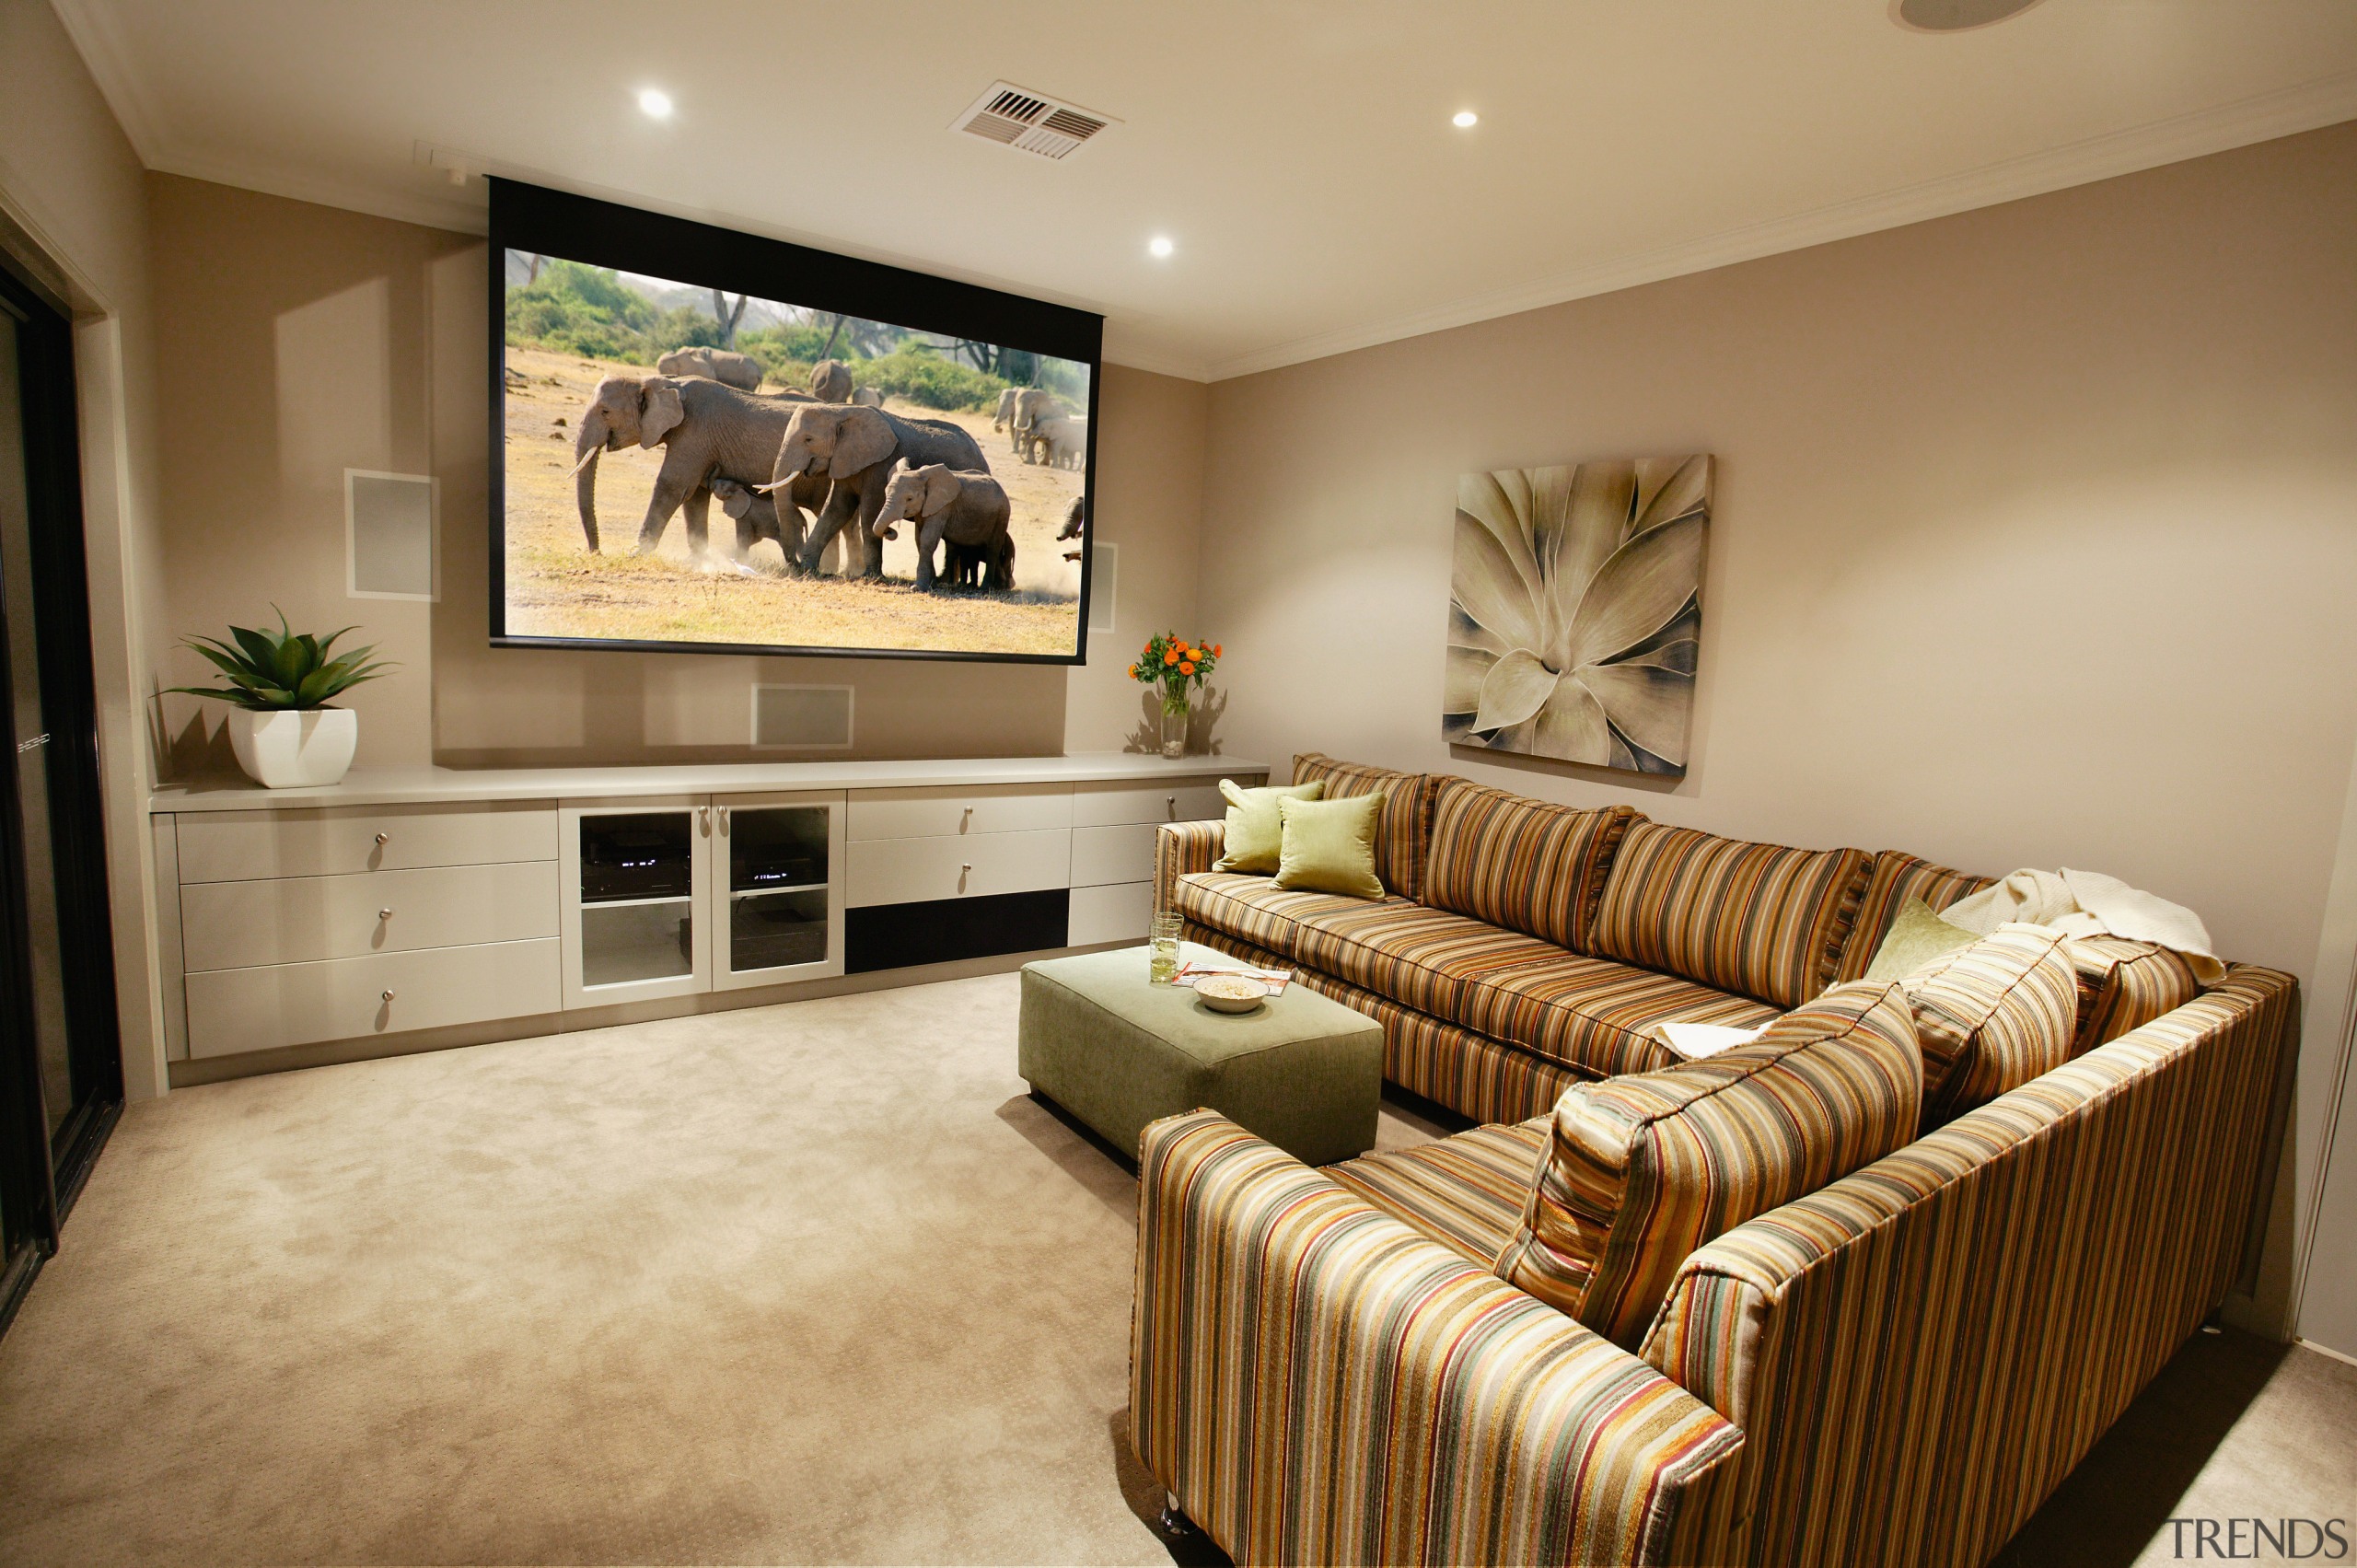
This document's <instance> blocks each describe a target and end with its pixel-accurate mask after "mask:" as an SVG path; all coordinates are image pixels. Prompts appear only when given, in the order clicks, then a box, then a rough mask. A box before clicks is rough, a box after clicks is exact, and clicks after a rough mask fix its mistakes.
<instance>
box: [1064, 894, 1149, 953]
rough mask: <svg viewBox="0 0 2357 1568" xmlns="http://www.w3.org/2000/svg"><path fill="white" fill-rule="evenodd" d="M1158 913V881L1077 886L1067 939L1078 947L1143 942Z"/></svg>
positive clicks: (1066, 928)
mask: <svg viewBox="0 0 2357 1568" xmlns="http://www.w3.org/2000/svg"><path fill="white" fill-rule="evenodd" d="M1153 915H1154V884H1153V883H1151V882H1115V883H1111V884H1109V885H1108V886H1105V887H1101V888H1074V889H1073V890H1072V914H1071V916H1070V919H1069V921H1068V923H1067V924H1066V926H1065V935H1064V940H1065V941H1066V942H1069V943H1070V944H1071V945H1072V946H1074V947H1094V946H1095V945H1096V944H1097V943H1099V942H1143V941H1144V940H1145V928H1146V924H1147V923H1148V921H1149V920H1151V919H1152V917H1153Z"/></svg>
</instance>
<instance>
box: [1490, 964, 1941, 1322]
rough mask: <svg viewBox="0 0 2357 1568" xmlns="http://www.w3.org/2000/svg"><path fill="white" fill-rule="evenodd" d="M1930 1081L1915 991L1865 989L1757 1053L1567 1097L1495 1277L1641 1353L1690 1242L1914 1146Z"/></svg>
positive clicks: (1804, 1015) (1793, 1022)
mask: <svg viewBox="0 0 2357 1568" xmlns="http://www.w3.org/2000/svg"><path fill="white" fill-rule="evenodd" d="M1922 1071H1923V1070H1922V1058H1921V1056H1920V1054H1919V1053H1918V1051H1917V1050H1916V1046H1915V1029H1914V1026H1913V1024H1912V1023H1911V1022H1910V1019H1909V1016H1908V1010H1907V999H1906V993H1904V992H1903V991H1901V990H1900V989H1899V987H1898V984H1897V983H1896V982H1888V983H1884V984H1878V985H1870V984H1868V983H1866V982H1865V981H1855V982H1853V983H1852V984H1849V985H1845V986H1842V987H1840V988H1839V989H1837V990H1835V991H1832V992H1829V993H1827V994H1826V995H1824V996H1822V997H1819V998H1818V999H1817V1001H1816V1002H1814V1003H1811V1004H1810V1005H1808V1006H1806V1007H1804V1008H1801V1009H1800V1010H1799V1011H1797V1012H1794V1013H1790V1014H1787V1015H1785V1016H1784V1017H1782V1019H1780V1020H1778V1021H1777V1022H1776V1023H1774V1024H1772V1025H1771V1026H1770V1027H1769V1029H1768V1032H1767V1033H1766V1034H1764V1035H1762V1036H1760V1037H1759V1039H1758V1040H1754V1041H1752V1042H1751V1043H1750V1044H1748V1045H1740V1046H1736V1047H1734V1048H1732V1049H1731V1050H1728V1051H1722V1052H1721V1053H1720V1054H1718V1055H1716V1056H1713V1057H1707V1058H1705V1059H1704V1060H1702V1061H1700V1062H1690V1063H1686V1064H1684V1065H1683V1066H1679V1067H1674V1068H1670V1069H1668V1070H1666V1071H1664V1072H1659V1073H1648V1074H1642V1075H1639V1076H1635V1077H1627V1078H1614V1079H1611V1080H1610V1081H1608V1082H1606V1083H1602V1084H1584V1085H1580V1086H1576V1087H1574V1088H1572V1089H1570V1090H1568V1091H1567V1092H1566V1093H1565V1094H1564V1096H1563V1098H1562V1099H1561V1100H1559V1101H1557V1102H1556V1105H1555V1113H1554V1120H1553V1126H1552V1127H1551V1129H1550V1136H1549V1141H1548V1150H1547V1158H1546V1159H1545V1160H1544V1161H1543V1162H1542V1163H1541V1164H1540V1165H1539V1167H1538V1173H1537V1179H1536V1180H1535V1181H1534V1182H1533V1184H1532V1186H1531V1191H1530V1198H1529V1202H1528V1204H1527V1207H1526V1208H1525V1209H1524V1212H1523V1223H1522V1225H1520V1227H1519V1228H1518V1229H1517V1232H1516V1234H1515V1237H1514V1239H1513V1240H1512V1241H1510V1242H1509V1243H1508V1244H1507V1246H1506V1247H1505V1249H1504V1250H1503V1251H1502V1252H1500V1254H1499V1255H1498V1261H1497V1272H1498V1273H1499V1275H1500V1276H1501V1277H1502V1278H1504V1279H1505V1280H1507V1281H1508V1282H1510V1283H1514V1284H1515V1285H1518V1286H1520V1287H1521V1288H1522V1289H1524V1290H1526V1291H1528V1292H1529V1293H1530V1294H1531V1295H1535V1296H1537V1297H1538V1298H1539V1299H1540V1300H1542V1301H1545V1302H1548V1303H1550V1305H1552V1306H1554V1307H1559V1308H1560V1309H1562V1311H1564V1312H1566V1313H1568V1314H1570V1315H1571V1316H1573V1317H1574V1318H1578V1319H1579V1320H1580V1321H1581V1322H1583V1323H1585V1324H1586V1325H1587V1326H1588V1327H1589V1328H1591V1329H1594V1330H1596V1332H1598V1333H1600V1334H1603V1335H1605V1336H1606V1337H1607V1338H1608V1339H1611V1340H1614V1341H1616V1342H1620V1343H1621V1344H1625V1345H1631V1346H1633V1345H1635V1344H1636V1343H1638V1342H1639V1341H1640V1340H1641V1339H1642V1338H1643V1334H1644V1332H1645V1329H1646V1327H1647V1325H1649V1324H1650V1323H1651V1322H1652V1321H1653V1317H1654V1311H1655V1308H1656V1307H1659V1306H1660V1305H1661V1301H1662V1297H1663V1295H1665V1294H1666V1292H1667V1291H1668V1289H1669V1286H1670V1282H1671V1281H1672V1279H1673V1278H1675V1277H1676V1275H1677V1273H1678V1265H1679V1264H1681V1263H1683V1262H1684V1261H1685V1260H1686V1256H1687V1254H1688V1253H1689V1252H1691V1251H1693V1250H1694V1249H1695V1248H1697V1247H1699V1246H1700V1245H1701V1244H1702V1243H1703V1242H1705V1241H1708V1240H1710V1239H1711V1238H1712V1237H1714V1236H1717V1235H1719V1234H1720V1233H1721V1232H1723V1231H1725V1230H1728V1229H1730V1228H1732V1227H1733V1226H1736V1225H1741V1224H1742V1223H1743V1222H1744V1221H1746V1220H1747V1219H1749V1218H1751V1217H1752V1216H1753V1215H1755V1214H1763V1213H1765V1212H1766V1211H1768V1210H1770V1209H1772V1208H1775V1207H1776V1206H1777V1205H1779V1204H1781V1203H1785V1202H1791V1201H1792V1200H1793V1199H1794V1198H1796V1197H1799V1196H1800V1195H1801V1194H1803V1193H1805V1192H1811V1191H1816V1190H1817V1188H1819V1187H1822V1186H1824V1185H1825V1184H1826V1183H1827V1182H1829V1181H1830V1180H1833V1179H1835V1178H1837V1177H1840V1176H1843V1175H1846V1174H1847V1173H1848V1172H1850V1171H1852V1170H1854V1169H1856V1168H1857V1167H1860V1166H1862V1165H1865V1164H1867V1163H1869V1162H1870V1161H1873V1160H1876V1159H1880V1158H1881V1157H1882V1156H1884V1155H1887V1154H1888V1153H1890V1152H1891V1151H1892V1150H1893V1149H1897V1148H1898V1147H1900V1146H1902V1145H1903V1144H1907V1143H1908V1142H1909V1141H1910V1140H1911V1139H1912V1138H1913V1137H1914V1136H1915V1123H1916V1119H1917V1117H1918V1115H1919V1114H1920V1112H1921V1110H1922V1094H1923V1077H1922Z"/></svg>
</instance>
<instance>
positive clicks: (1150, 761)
mask: <svg viewBox="0 0 2357 1568" xmlns="http://www.w3.org/2000/svg"><path fill="white" fill-rule="evenodd" d="M1268 771H1269V765H1268V764H1267V763H1266V762H1255V761H1248V760H1247V759H1245V758H1241V757H1181V758H1178V759H1176V760H1175V761H1174V760H1172V759H1170V758H1166V757H1160V756H1155V755H1153V754H1151V753H1144V752H1130V751H1086V752H1080V753H1077V754H1075V755H1072V756H1065V757H958V758H937V759H936V758H924V759H911V760H909V761H871V762H730V763H722V764H718V765H714V766H707V767H674V766H665V765H662V764H656V765H654V766H651V767H640V768H354V769H353V770H352V772H349V773H347V774H345V775H344V778H343V783H342V784H329V785H327V786H325V787H324V788H320V789H264V788H262V787H261V785H260V784H254V783H252V782H251V781H250V780H247V779H243V778H205V779H192V780H188V781H185V782H182V783H176V784H163V785H160V786H158V787H157V790H156V792H155V793H154V794H153V795H151V796H148V797H147V809H148V810H149V811H151V812H163V811H251V810H258V809H269V808H273V807H275V808H284V807H301V806H398V805H406V804H413V803H416V802H421V801H457V800H563V799H580V798H586V797H589V796H616V795H716V794H736V793H739V792H747V793H749V792H752V791H757V790H788V789H905V788H909V787H911V786H923V785H937V786H949V787H959V788H962V787H968V786H971V785H975V784H1078V783H1082V782H1090V783H1096V782H1114V783H1118V782H1120V781H1123V780H1136V781H1139V782H1141V783H1151V782H1154V781H1157V780H1163V779H1198V778H1218V777H1221V776H1223V775H1226V774H1252V773H1265V772H1268Z"/></svg>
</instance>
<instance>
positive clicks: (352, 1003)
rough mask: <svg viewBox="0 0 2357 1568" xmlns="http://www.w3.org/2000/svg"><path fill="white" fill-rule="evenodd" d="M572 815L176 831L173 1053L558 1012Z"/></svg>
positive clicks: (335, 815) (281, 816)
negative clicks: (559, 873)
mask: <svg viewBox="0 0 2357 1568" xmlns="http://www.w3.org/2000/svg"><path fill="white" fill-rule="evenodd" d="M556 818H557V812H556V807H555V804H554V803H553V802H550V801H537V802H535V801H522V802H509V801H501V802H495V803H487V804H483V805H478V806H474V807H465V806H439V805H435V806H399V807H328V808H315V809H306V810H294V811H238V812H226V811H225V812H209V813H203V814H199V813H193V812H192V813H186V814H182V815H180V816H178V817H174V818H168V819H160V820H161V822H162V823H163V824H164V825H165V826H167V827H168V829H169V831H168V832H166V831H164V830H162V829H161V828H159V831H158V835H157V836H158V842H159V846H168V848H169V850H170V852H171V857H172V863H173V864H174V865H177V868H178V873H177V881H178V884H179V885H178V887H176V888H175V889H171V896H172V897H173V899H174V900H175V908H174V913H175V914H176V915H177V916H178V920H177V927H178V932H177V934H178V935H179V938H180V940H179V944H178V946H179V949H180V950H179V951H178V952H177V953H176V954H170V955H168V957H170V958H176V959H177V960H178V968H179V969H180V970H183V971H185V972H184V979H182V980H180V982H179V984H178V986H177V988H176V989H177V991H178V993H179V994H178V995H177V996H176V997H174V998H172V999H171V1000H174V1001H178V1002H179V1003H180V1005H179V1006H169V1005H168V1006H167V1008H166V1013H167V1016H168V1017H169V1018H170V1019H171V1020H172V1023H173V1026H174V1028H175V1029H176V1031H177V1033H178V1034H179V1036H180V1038H178V1039H176V1040H173V1041H172V1042H171V1043H172V1046H173V1048H174V1049H173V1054H175V1055H185V1056H190V1057H214V1056H237V1055H242V1054H244V1053H246V1052H248V1051H273V1050H277V1049H280V1048H282V1047H285V1046H290V1045H311V1044H316V1043H319V1042H320V1041H323V1040H351V1039H358V1038H365V1037H367V1036H371V1035H383V1034H396V1033H401V1032H404V1031H407V1030H411V1029H425V1028H444V1027H447V1026H449V1025H454V1024H474V1023H482V1022H484V1021H486V1020H489V1019H493V1018H511V1017H529V1016H541V1015H546V1014H551V1013H554V1012H555V1011H557V1008H558V1005H559V987H558V983H557V976H558V966H557V942H556V935H557V902H556V886H557V884H556V850H557V842H556Z"/></svg>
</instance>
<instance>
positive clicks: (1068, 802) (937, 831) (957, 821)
mask: <svg viewBox="0 0 2357 1568" xmlns="http://www.w3.org/2000/svg"><path fill="white" fill-rule="evenodd" d="M1071 826H1072V786H1071V785H1070V784H1056V785H1051V786H1050V787H1047V788H1044V789H1043V788H1039V787H1036V786H1033V785H1028V784H993V785H990V786H988V787H985V788H980V789H855V790H853V791H852V792H851V812H850V818H849V820H848V824H847V831H848V834H849V836H850V837H851V838H853V839H917V838H935V837H946V836H947V835H949V834H953V833H955V834H958V835H961V836H962V835H967V834H972V833H1023V832H1032V831H1036V830H1039V829H1043V828H1069V827H1071Z"/></svg>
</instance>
